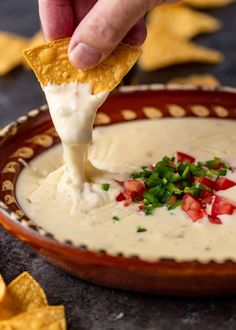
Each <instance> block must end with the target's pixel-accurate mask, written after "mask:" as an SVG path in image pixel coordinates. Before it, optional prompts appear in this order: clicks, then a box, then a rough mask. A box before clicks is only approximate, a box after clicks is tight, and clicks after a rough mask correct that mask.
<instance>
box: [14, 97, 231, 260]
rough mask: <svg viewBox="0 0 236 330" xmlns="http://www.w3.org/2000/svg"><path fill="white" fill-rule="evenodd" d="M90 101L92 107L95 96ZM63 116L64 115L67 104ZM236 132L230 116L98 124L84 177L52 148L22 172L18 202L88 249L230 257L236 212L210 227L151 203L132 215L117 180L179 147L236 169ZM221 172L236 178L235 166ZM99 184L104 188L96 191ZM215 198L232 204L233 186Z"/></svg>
mask: <svg viewBox="0 0 236 330" xmlns="http://www.w3.org/2000/svg"><path fill="white" fill-rule="evenodd" d="M105 97H106V95H105V94H104V95H101V96H100V98H101V99H102V98H105ZM96 102H97V106H98V104H99V102H100V101H98V100H97V101H96ZM101 102H102V100H101ZM49 106H50V102H49ZM63 115H65V116H69V115H70V114H68V113H67V112H66V109H65V113H64V114H63ZM56 128H57V125H56ZM235 132H236V123H234V122H233V121H228V120H221V119H198V118H183V119H172V118H169V119H168V118H166V119H161V120H154V119H153V120H139V121H133V122H126V123H122V124H115V125H110V126H107V127H101V128H96V129H94V132H93V143H92V145H91V147H90V148H89V151H88V150H85V151H84V153H85V155H86V156H87V154H88V160H86V164H87V165H86V166H87V169H86V174H85V176H86V179H85V177H83V175H82V177H81V176H80V180H79V181H77V182H71V172H70V171H71V168H73V167H69V169H68V161H67V162H66V165H65V164H64V160H65V150H64V160H63V152H62V146H61V145H58V146H56V147H53V148H51V149H50V150H48V151H46V152H44V153H43V154H42V155H40V156H39V157H37V158H36V159H35V160H33V161H32V162H31V163H30V164H29V166H27V167H26V168H25V169H24V170H23V171H22V173H21V175H20V176H19V179H18V182H17V200H18V202H19V204H20V205H21V207H22V208H23V210H24V211H25V212H26V214H27V215H28V216H29V217H30V218H31V219H32V220H33V221H34V222H35V223H36V224H38V225H40V226H41V227H43V228H44V229H45V230H47V231H49V232H51V233H52V234H53V235H54V236H55V237H56V238H57V239H58V240H61V241H63V240H71V241H72V242H73V243H74V244H77V245H86V246H87V248H88V249H90V250H93V251H100V250H105V251H106V252H107V253H108V254H110V255H117V254H119V253H122V254H123V255H124V256H127V257H128V256H134V255H137V256H139V258H141V259H143V260H148V261H156V260H158V259H160V258H168V259H169V258H171V259H175V260H177V261H190V260H198V261H201V262H209V261H210V260H214V261H217V262H223V261H225V260H226V259H232V260H234V261H236V213H235V214H232V215H222V216H221V217H220V218H221V220H222V225H214V224H212V223H210V222H209V221H206V220H202V221H197V222H192V221H191V220H190V219H189V217H188V216H187V215H186V214H185V213H184V212H183V211H182V210H181V208H180V207H178V208H176V209H174V210H171V211H169V210H167V208H166V207H161V208H157V209H155V211H154V212H153V214H151V215H148V216H147V215H145V214H143V213H142V212H137V205H136V204H131V205H129V206H127V207H126V206H124V205H123V203H119V202H117V201H116V196H117V194H119V192H120V191H121V187H120V184H119V181H120V180H127V178H128V177H129V175H130V174H131V173H132V172H134V171H136V170H139V169H140V168H141V167H142V166H144V165H152V164H155V163H156V162H157V161H159V160H160V159H161V158H162V157H164V156H166V155H168V156H174V155H175V153H176V151H178V150H180V151H183V152H185V153H187V154H190V155H193V156H194V157H195V158H196V159H197V160H201V161H206V160H208V159H211V158H214V156H218V157H221V158H222V159H223V160H224V161H227V162H229V163H230V164H231V166H232V168H234V167H236V134H235ZM90 138H91V136H90ZM90 138H88V139H86V141H85V142H86V143H89V142H90ZM79 139H82V137H81V136H80V137H79ZM65 140H66V138H65V139H64V141H63V145H64V144H65ZM66 142H67V141H66ZM68 142H69V145H70V146H73V143H71V141H70V140H69V141H68ZM82 145H84V144H83V143H82ZM70 148H71V147H70ZM86 148H87V147H85V148H84V149H86ZM86 156H83V157H85V158H86ZM85 158H83V159H85ZM75 169H76V167H75ZM72 172H73V170H72ZM68 173H69V174H68ZM80 173H81V172H80ZM227 177H228V178H229V179H231V180H233V181H236V174H235V173H234V172H233V171H232V172H231V171H230V173H229V174H227ZM104 183H105V184H109V190H107V191H106V190H103V189H101V186H102V185H103V184H104ZM219 195H221V196H224V197H226V198H228V199H230V200H231V201H234V202H236V187H232V188H229V189H227V190H223V191H220V192H219ZM117 219H119V221H117ZM137 228H145V231H143V232H142V231H138V230H137Z"/></svg>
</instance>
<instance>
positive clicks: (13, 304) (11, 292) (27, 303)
mask: <svg viewBox="0 0 236 330" xmlns="http://www.w3.org/2000/svg"><path fill="white" fill-rule="evenodd" d="M47 305H48V303H47V298H46V295H45V293H44V291H43V289H42V288H41V287H40V285H39V284H38V283H37V282H36V281H35V280H34V279H33V277H32V276H30V274H29V273H26V272H24V273H22V274H21V275H20V276H18V277H17V278H16V279H15V280H13V281H12V282H11V283H10V284H9V286H8V287H7V291H6V294H5V297H4V299H3V301H2V302H1V303H0V319H1V320H3V319H7V318H10V317H13V316H15V315H18V314H20V313H23V312H27V311H31V310H34V309H37V308H40V307H45V306H47Z"/></svg>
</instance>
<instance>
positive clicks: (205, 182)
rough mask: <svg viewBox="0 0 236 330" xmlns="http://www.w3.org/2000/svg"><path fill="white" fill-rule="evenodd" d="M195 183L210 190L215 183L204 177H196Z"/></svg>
mask: <svg viewBox="0 0 236 330" xmlns="http://www.w3.org/2000/svg"><path fill="white" fill-rule="evenodd" d="M195 182H199V183H201V184H203V185H205V186H207V187H208V188H210V189H214V186H215V182H214V181H212V180H210V179H208V178H204V177H201V176H200V177H196V178H195Z"/></svg>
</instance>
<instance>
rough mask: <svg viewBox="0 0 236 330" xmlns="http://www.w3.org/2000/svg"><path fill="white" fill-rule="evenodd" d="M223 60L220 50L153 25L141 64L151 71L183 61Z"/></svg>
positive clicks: (142, 67) (143, 68)
mask: <svg viewBox="0 0 236 330" xmlns="http://www.w3.org/2000/svg"><path fill="white" fill-rule="evenodd" d="M222 60H223V56H222V54H221V53H220V52H218V51H215V50H211V49H208V48H204V47H200V46H198V45H197V44H195V43H193V42H190V41H187V40H184V39H181V38H178V37H177V36H176V35H174V34H172V33H170V32H169V31H166V29H163V28H159V27H152V28H151V29H149V32H148V36H147V40H146V41H145V43H144V45H143V54H142V55H141V56H140V59H139V66H140V68H141V69H142V70H144V71H151V70H156V69H161V68H164V67H167V66H170V65H175V64H181V63H188V62H200V63H212V64H216V63H219V62H221V61H222Z"/></svg>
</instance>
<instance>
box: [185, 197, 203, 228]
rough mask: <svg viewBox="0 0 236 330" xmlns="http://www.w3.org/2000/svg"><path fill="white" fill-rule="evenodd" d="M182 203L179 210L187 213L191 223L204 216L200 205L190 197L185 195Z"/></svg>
mask: <svg viewBox="0 0 236 330" xmlns="http://www.w3.org/2000/svg"><path fill="white" fill-rule="evenodd" d="M182 201H183V204H182V206H181V208H182V210H183V211H184V212H186V213H187V215H188V216H189V217H190V218H191V219H192V221H194V222H196V221H198V220H201V219H202V218H204V217H205V216H206V212H205V211H204V209H203V208H202V205H201V204H200V202H199V201H198V200H197V199H195V198H194V197H193V196H192V195H190V194H185V195H184V197H183V198H182Z"/></svg>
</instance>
